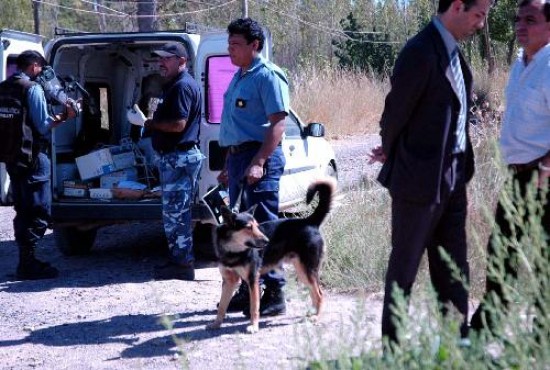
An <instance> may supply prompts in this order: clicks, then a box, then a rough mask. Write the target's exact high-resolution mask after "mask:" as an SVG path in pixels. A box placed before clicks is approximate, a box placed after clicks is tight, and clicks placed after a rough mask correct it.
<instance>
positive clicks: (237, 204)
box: [231, 177, 248, 213]
mask: <svg viewBox="0 0 550 370" xmlns="http://www.w3.org/2000/svg"><path fill="white" fill-rule="evenodd" d="M245 181H246V177H243V178H242V179H241V180H240V181H239V195H237V199H236V200H235V205H234V206H233V208H231V212H233V213H239V212H240V210H241V205H242V204H244V205H245V206H248V200H247V196H246V191H244V188H245V187H246V184H245Z"/></svg>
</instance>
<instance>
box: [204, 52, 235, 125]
mask: <svg viewBox="0 0 550 370" xmlns="http://www.w3.org/2000/svg"><path fill="white" fill-rule="evenodd" d="M237 69H238V67H237V66H235V65H233V64H232V63H231V59H230V58H229V55H219V56H213V57H209V58H208V59H207V61H206V92H205V94H206V114H205V116H206V120H207V121H208V123H218V124H219V123H220V122H221V120H222V109H223V95H224V94H225V91H226V90H227V87H228V86H229V83H230V82H231V79H232V78H233V75H234V74H235V72H236V71H237Z"/></svg>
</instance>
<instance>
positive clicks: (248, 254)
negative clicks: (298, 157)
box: [207, 178, 336, 333]
mask: <svg viewBox="0 0 550 370" xmlns="http://www.w3.org/2000/svg"><path fill="white" fill-rule="evenodd" d="M335 188H336V185H335V181H334V180H332V179H329V178H327V179H323V180H318V181H316V182H314V183H313V184H311V185H310V186H309V188H308V190H307V194H306V203H307V204H309V203H310V202H311V201H312V199H313V197H314V196H315V194H319V203H318V205H317V207H316V208H315V210H314V211H313V213H312V214H311V215H309V216H308V217H304V218H298V217H297V218H283V219H278V220H274V221H267V222H263V223H261V224H259V223H258V222H257V221H256V220H255V219H254V216H253V214H254V209H255V208H256V207H255V206H254V207H252V208H250V209H249V210H247V211H246V212H240V213H234V212H231V211H230V210H229V209H228V208H227V207H225V208H223V210H222V217H223V223H222V224H221V225H219V226H218V227H217V228H216V231H215V234H214V242H215V249H216V253H217V255H218V259H219V269H220V273H221V275H222V279H223V283H222V294H221V298H220V302H219V304H218V313H217V316H216V320H215V321H213V322H212V323H210V324H209V325H207V329H217V328H219V327H220V326H221V324H222V322H223V319H224V318H225V314H226V311H227V307H228V305H229V301H230V300H231V297H232V295H233V292H234V291H235V289H236V288H237V287H238V285H239V283H240V282H241V279H242V280H244V281H245V282H246V283H247V284H248V287H249V292H250V325H249V326H248V327H247V328H246V331H247V332H248V333H255V332H257V331H258V330H259V317H260V313H259V311H260V287H259V277H260V275H262V274H264V273H265V272H267V271H270V270H272V269H274V268H277V267H278V266H279V265H280V263H281V262H291V263H293V264H294V267H295V269H296V273H297V276H298V279H299V280H300V281H301V282H303V283H304V284H306V285H307V286H308V287H309V290H310V295H311V300H312V303H313V307H314V309H315V313H314V316H313V319H314V320H317V319H318V318H319V315H320V314H321V307H322V304H323V292H322V290H321V285H320V282H319V269H320V267H321V261H322V259H323V254H324V247H325V242H324V239H323V236H322V235H321V233H320V231H319V227H320V226H321V224H322V223H323V221H324V220H325V218H326V216H327V214H328V213H329V211H330V209H331V207H332V196H333V194H334V191H335Z"/></svg>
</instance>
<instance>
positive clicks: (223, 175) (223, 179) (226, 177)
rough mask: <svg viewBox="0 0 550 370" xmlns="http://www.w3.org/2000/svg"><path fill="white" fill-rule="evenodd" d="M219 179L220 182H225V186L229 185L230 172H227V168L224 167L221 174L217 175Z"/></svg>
mask: <svg viewBox="0 0 550 370" xmlns="http://www.w3.org/2000/svg"><path fill="white" fill-rule="evenodd" d="M217 180H218V182H219V183H220V184H224V185H225V186H229V174H228V173H227V170H226V169H223V170H222V171H221V172H220V174H219V175H218V177H217Z"/></svg>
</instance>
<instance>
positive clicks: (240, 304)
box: [227, 282, 250, 315]
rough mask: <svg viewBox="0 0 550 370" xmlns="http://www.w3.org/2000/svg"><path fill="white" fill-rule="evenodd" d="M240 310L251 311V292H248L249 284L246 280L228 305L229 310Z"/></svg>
mask: <svg viewBox="0 0 550 370" xmlns="http://www.w3.org/2000/svg"><path fill="white" fill-rule="evenodd" d="M240 311H250V293H249V292H248V285H246V283H244V282H242V283H241V285H240V286H239V289H237V292H236V293H235V294H234V295H233V297H231V301H229V306H227V312H240ZM249 315H250V313H249Z"/></svg>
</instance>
